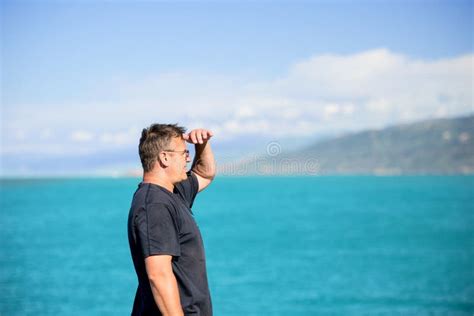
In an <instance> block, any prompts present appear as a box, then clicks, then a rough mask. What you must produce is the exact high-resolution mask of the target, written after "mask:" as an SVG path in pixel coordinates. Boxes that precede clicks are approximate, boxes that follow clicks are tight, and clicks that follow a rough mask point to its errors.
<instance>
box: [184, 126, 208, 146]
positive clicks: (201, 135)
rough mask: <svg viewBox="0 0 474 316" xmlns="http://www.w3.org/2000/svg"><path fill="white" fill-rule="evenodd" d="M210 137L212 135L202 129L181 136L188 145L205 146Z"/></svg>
mask: <svg viewBox="0 0 474 316" xmlns="http://www.w3.org/2000/svg"><path fill="white" fill-rule="evenodd" d="M212 136H214V133H212V132H211V131H210V130H207V129H203V128H197V129H193V130H192V131H191V132H189V133H188V134H183V138H184V140H185V141H187V142H188V143H190V144H205V143H207V141H208V140H209V139H210V138H211V137H212Z"/></svg>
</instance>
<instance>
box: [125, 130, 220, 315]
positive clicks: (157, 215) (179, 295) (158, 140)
mask: <svg viewBox="0 0 474 316" xmlns="http://www.w3.org/2000/svg"><path fill="white" fill-rule="evenodd" d="M212 136H213V134H212V132H211V131H209V130H205V129H195V130H193V131H191V132H190V133H188V134H186V133H185V129H184V128H183V127H180V126H177V125H176V124H174V125H171V124H153V125H151V126H150V127H149V128H146V129H143V132H142V135H141V138H140V145H139V153H140V160H141V163H142V167H143V181H142V182H141V183H140V184H139V185H138V189H137V190H136V191H135V194H134V196H133V201H132V206H131V208H130V213H129V217H128V239H129V244H130V251H131V254H132V259H133V264H134V266H135V271H136V273H137V276H138V288H137V292H136V295H135V302H134V304H133V310H132V315H167V316H175V315H201V316H211V315H212V303H211V296H210V292H209V286H208V281H207V272H206V260H205V254H204V246H203V241H202V238H201V233H200V231H199V228H198V226H197V225H196V222H195V221H194V217H193V212H192V210H191V207H192V205H193V201H194V198H195V197H196V194H197V193H198V192H200V191H202V190H204V188H206V187H207V186H208V185H209V184H210V183H211V181H212V180H213V179H214V176H215V161H214V155H213V153H212V150H211V146H210V143H209V139H210V138H211V137H212ZM186 142H188V143H191V144H195V151H196V156H195V158H194V161H193V164H192V166H191V170H189V171H186V165H187V163H188V162H190V159H189V151H188V150H187V149H186Z"/></svg>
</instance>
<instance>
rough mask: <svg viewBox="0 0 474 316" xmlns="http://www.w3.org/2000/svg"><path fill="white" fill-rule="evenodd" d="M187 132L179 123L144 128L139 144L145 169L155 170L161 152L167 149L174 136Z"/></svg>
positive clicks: (146, 170) (147, 170) (139, 151)
mask: <svg viewBox="0 0 474 316" xmlns="http://www.w3.org/2000/svg"><path fill="white" fill-rule="evenodd" d="M185 132H186V129H185V128H184V127H182V126H178V124H152V125H150V127H148V128H144V129H143V131H142V137H141V138H140V144H139V145H138V153H139V154H140V160H141V162H142V167H143V171H145V172H149V171H151V170H153V167H154V166H155V162H156V161H157V159H158V155H159V154H160V152H161V151H163V150H166V149H167V147H168V146H169V144H170V142H171V139H172V138H175V137H181V136H182V134H184V133H185Z"/></svg>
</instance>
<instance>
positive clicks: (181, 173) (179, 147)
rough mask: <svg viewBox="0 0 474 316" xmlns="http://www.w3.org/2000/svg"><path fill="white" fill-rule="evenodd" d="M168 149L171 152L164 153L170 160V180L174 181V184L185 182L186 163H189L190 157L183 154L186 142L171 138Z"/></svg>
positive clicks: (180, 138) (181, 139)
mask: <svg viewBox="0 0 474 316" xmlns="http://www.w3.org/2000/svg"><path fill="white" fill-rule="evenodd" d="M168 149H169V150H172V152H170V151H168V152H166V153H167V155H169V157H170V160H171V161H170V172H171V174H172V178H173V179H176V182H180V181H183V180H186V178H187V176H186V171H187V170H186V169H187V168H186V167H187V163H188V162H190V161H191V159H190V157H189V156H188V155H187V154H186V153H185V152H184V151H185V150H186V142H185V141H184V139H183V138H182V137H176V138H173V139H172V140H171V142H170V144H169V147H168Z"/></svg>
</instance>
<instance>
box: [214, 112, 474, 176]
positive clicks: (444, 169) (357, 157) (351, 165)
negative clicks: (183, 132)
mask: <svg viewBox="0 0 474 316" xmlns="http://www.w3.org/2000/svg"><path fill="white" fill-rule="evenodd" d="M473 138H474V115H472V114H471V115H469V116H464V117H457V118H448V119H433V120H426V121H421V122H416V123H411V124H402V125H396V126H391V127H387V128H384V129H381V130H367V131H362V132H357V133H352V134H346V135H342V136H339V137H336V138H331V139H326V140H323V141H319V142H316V143H314V144H312V145H311V146H309V147H306V148H303V149H301V150H298V151H292V152H285V151H284V150H283V149H282V148H281V147H280V145H279V143H278V142H274V143H269V144H268V146H267V154H265V155H262V156H258V157H254V158H251V159H247V160H246V161H240V162H237V163H233V164H226V165H222V166H220V167H219V169H220V173H221V174H229V175H248V174H260V175H267V174H274V175H279V174H308V175H318V174H320V175H322V174H382V175H390V174H474V139H473Z"/></svg>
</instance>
